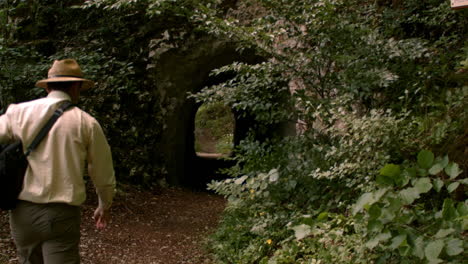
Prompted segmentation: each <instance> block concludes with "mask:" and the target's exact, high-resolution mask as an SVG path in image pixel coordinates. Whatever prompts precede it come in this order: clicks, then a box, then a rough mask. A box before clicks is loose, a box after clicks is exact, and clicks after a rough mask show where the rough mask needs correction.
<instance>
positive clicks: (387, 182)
mask: <svg viewBox="0 0 468 264" xmlns="http://www.w3.org/2000/svg"><path fill="white" fill-rule="evenodd" d="M375 181H376V182H377V183H378V184H380V185H382V186H391V185H393V182H394V181H393V179H392V178H390V177H389V176H385V175H378V176H377V178H376V179H375Z"/></svg>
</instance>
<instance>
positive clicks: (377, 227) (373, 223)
mask: <svg viewBox="0 0 468 264" xmlns="http://www.w3.org/2000/svg"><path fill="white" fill-rule="evenodd" d="M383 227H384V226H383V224H382V222H380V221H379V220H370V221H369V223H367V230H368V231H370V232H380V231H381V230H382V229H383Z"/></svg>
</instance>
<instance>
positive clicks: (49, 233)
mask: <svg viewBox="0 0 468 264" xmlns="http://www.w3.org/2000/svg"><path fill="white" fill-rule="evenodd" d="M80 214H81V212H80V208H79V207H77V206H71V205H67V204H57V203H55V204H53V203H51V204H35V203H31V202H26V201H20V202H18V206H17V207H16V208H15V209H14V210H12V211H11V212H10V227H11V235H12V237H13V239H14V241H15V244H16V247H17V250H18V257H19V264H79V263H80V254H79V243H80V218H81V215H80Z"/></svg>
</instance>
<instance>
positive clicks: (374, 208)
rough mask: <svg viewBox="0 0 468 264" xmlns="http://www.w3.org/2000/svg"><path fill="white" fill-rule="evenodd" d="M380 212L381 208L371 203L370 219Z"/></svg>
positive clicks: (376, 216) (375, 217) (377, 215)
mask: <svg viewBox="0 0 468 264" xmlns="http://www.w3.org/2000/svg"><path fill="white" fill-rule="evenodd" d="M381 214H382V210H381V208H380V206H379V205H378V204H373V205H372V206H371V207H370V208H369V217H370V219H377V218H379V216H380V215H381Z"/></svg>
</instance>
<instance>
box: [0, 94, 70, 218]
mask: <svg viewBox="0 0 468 264" xmlns="http://www.w3.org/2000/svg"><path fill="white" fill-rule="evenodd" d="M71 106H72V104H71V102H69V101H65V102H64V103H63V104H62V105H61V106H60V107H59V108H58V109H57V110H56V111H55V112H54V114H53V116H52V117H51V118H50V119H49V121H47V123H46V124H45V125H44V127H43V128H42V129H41V131H39V134H37V136H36V138H34V140H33V142H32V143H31V145H30V146H29V147H28V148H27V150H26V153H24V152H23V144H22V143H21V141H16V142H14V143H12V144H7V145H1V146H0V151H1V152H0V209H3V210H11V209H14V208H15V207H16V203H17V201H18V196H19V194H20V192H21V190H22V189H23V181H24V174H25V173H26V169H27V168H28V160H27V158H26V157H27V156H28V155H29V153H31V151H32V150H33V149H35V148H36V147H37V145H39V143H40V142H41V140H42V139H43V138H44V137H45V136H46V135H47V133H49V130H50V129H51V128H52V126H53V125H54V123H55V121H57V119H58V118H59V117H60V116H61V115H62V114H63V112H64V111H66V110H67V109H68V108H69V107H71Z"/></svg>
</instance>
